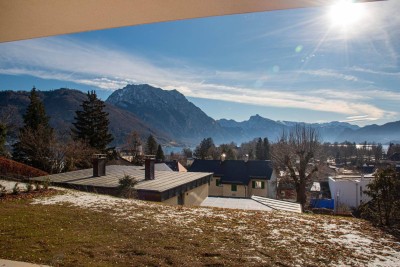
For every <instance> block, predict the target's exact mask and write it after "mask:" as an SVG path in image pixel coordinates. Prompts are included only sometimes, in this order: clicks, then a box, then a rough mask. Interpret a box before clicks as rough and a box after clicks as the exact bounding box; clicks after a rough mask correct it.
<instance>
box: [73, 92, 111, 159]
mask: <svg viewBox="0 0 400 267" xmlns="http://www.w3.org/2000/svg"><path fill="white" fill-rule="evenodd" d="M87 97H88V99H87V100H85V101H83V103H82V105H81V107H82V110H77V111H76V116H75V122H74V123H73V125H74V126H75V128H72V129H71V130H72V135H73V138H74V140H81V141H83V142H85V143H87V144H88V145H89V146H90V147H92V148H95V149H97V150H99V151H102V152H104V151H105V150H106V147H107V145H108V144H109V143H110V142H111V141H112V140H113V139H114V138H113V136H112V135H111V134H110V133H109V132H108V126H109V120H108V113H107V112H105V111H104V108H105V104H104V102H103V101H101V100H100V99H98V98H97V95H96V92H95V91H91V92H88V93H87Z"/></svg>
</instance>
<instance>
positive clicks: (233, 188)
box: [231, 184, 237, 192]
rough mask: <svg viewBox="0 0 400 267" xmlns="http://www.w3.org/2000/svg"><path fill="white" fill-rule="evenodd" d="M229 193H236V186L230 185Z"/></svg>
mask: <svg viewBox="0 0 400 267" xmlns="http://www.w3.org/2000/svg"><path fill="white" fill-rule="evenodd" d="M231 191H232V192H236V191H237V185H235V184H233V185H231Z"/></svg>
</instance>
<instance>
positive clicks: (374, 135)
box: [338, 121, 400, 144]
mask: <svg viewBox="0 0 400 267" xmlns="http://www.w3.org/2000/svg"><path fill="white" fill-rule="evenodd" d="M338 139H339V140H343V139H346V140H349V141H351V142H357V143H360V142H364V141H369V142H379V143H383V144H385V143H389V142H395V143H400V121H395V122H389V123H386V124H383V125H376V124H373V125H368V126H365V127H362V128H359V129H356V130H355V131H345V132H343V133H342V134H341V135H340V136H339V137H338Z"/></svg>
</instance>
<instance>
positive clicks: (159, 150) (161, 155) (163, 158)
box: [156, 145, 165, 161]
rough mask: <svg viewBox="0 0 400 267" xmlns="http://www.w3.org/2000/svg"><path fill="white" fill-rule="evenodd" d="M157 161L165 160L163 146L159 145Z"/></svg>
mask: <svg viewBox="0 0 400 267" xmlns="http://www.w3.org/2000/svg"><path fill="white" fill-rule="evenodd" d="M156 160H157V161H164V160H165V156H164V151H163V150H162V147H161V145H158V148H157V153H156Z"/></svg>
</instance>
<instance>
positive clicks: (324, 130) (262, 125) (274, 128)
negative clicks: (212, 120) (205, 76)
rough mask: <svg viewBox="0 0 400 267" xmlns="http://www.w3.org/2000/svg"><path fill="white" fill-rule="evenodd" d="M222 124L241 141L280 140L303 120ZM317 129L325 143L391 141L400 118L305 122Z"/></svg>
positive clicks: (397, 131) (398, 130)
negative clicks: (381, 121) (361, 123)
mask: <svg viewBox="0 0 400 267" xmlns="http://www.w3.org/2000/svg"><path fill="white" fill-rule="evenodd" d="M218 123H219V124H220V125H221V126H223V127H224V128H230V129H232V130H234V132H236V133H237V134H236V136H235V140H236V142H238V143H240V142H243V141H246V140H250V139H253V138H256V137H268V138H269V139H270V140H272V141H276V140H277V138H278V137H279V135H280V134H281V133H282V131H288V130H290V128H292V127H294V126H295V125H296V124H298V123H299V122H293V121H273V120H270V119H266V118H263V117H261V116H259V115H255V116H251V117H250V119H249V120H247V121H242V122H237V121H234V120H226V119H221V120H218ZM301 124H304V125H307V126H311V127H313V128H316V129H317V130H318V132H319V134H320V136H321V140H322V141H323V142H343V141H346V140H347V141H351V142H357V143H359V142H364V141H368V142H377V143H378V142H379V143H388V142H390V141H396V142H398V141H399V140H400V121H399V122H391V123H387V124H384V125H382V126H378V125H369V126H365V127H362V128H360V127H359V126H357V125H353V124H350V123H347V122H337V121H334V122H328V123H301Z"/></svg>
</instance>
